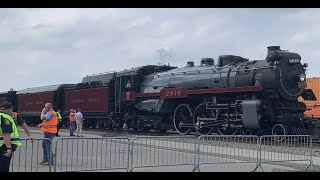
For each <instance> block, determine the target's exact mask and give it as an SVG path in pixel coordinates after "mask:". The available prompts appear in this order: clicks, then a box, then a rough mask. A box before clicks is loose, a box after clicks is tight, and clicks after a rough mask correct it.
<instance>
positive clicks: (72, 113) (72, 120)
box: [69, 109, 76, 136]
mask: <svg viewBox="0 0 320 180" xmlns="http://www.w3.org/2000/svg"><path fill="white" fill-rule="evenodd" d="M75 116H76V112H75V110H73V109H70V114H69V121H70V136H75V135H74V134H73V133H74V131H75V130H76V117H75Z"/></svg>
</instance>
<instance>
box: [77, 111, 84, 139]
mask: <svg viewBox="0 0 320 180" xmlns="http://www.w3.org/2000/svg"><path fill="white" fill-rule="evenodd" d="M75 116H76V123H77V136H78V137H80V136H81V137H83V135H82V122H83V115H82V113H81V109H80V108H78V109H77V113H76V115H75Z"/></svg>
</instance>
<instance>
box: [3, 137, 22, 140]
mask: <svg viewBox="0 0 320 180" xmlns="http://www.w3.org/2000/svg"><path fill="white" fill-rule="evenodd" d="M0 140H3V137H0ZM10 140H11V141H20V138H10Z"/></svg>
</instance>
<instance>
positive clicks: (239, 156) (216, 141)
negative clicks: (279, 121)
mask: <svg viewBox="0 0 320 180" xmlns="http://www.w3.org/2000/svg"><path fill="white" fill-rule="evenodd" d="M258 144H259V137H258V136H240V135H224V136H222V135H207V136H200V137H199V138H198V141H197V150H196V154H197V167H196V169H195V170H197V171H200V166H201V165H205V164H207V165H209V164H225V163H233V164H234V163H254V164H256V166H255V169H254V170H253V171H256V170H257V169H258V168H260V169H261V167H260V164H259V162H258V157H259V154H258V153H259V149H258V147H259V145H258Z"/></svg>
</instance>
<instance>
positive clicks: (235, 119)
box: [0, 46, 316, 135]
mask: <svg viewBox="0 0 320 180" xmlns="http://www.w3.org/2000/svg"><path fill="white" fill-rule="evenodd" d="M306 68H307V64H306V63H305V64H302V63H301V56H300V55H299V54H297V53H294V52H289V51H284V50H281V49H280V46H270V47H268V53H267V56H266V58H265V59H264V60H249V59H246V58H243V57H241V56H235V55H223V56H219V58H218V61H217V62H216V63H215V62H214V60H213V59H212V58H203V59H202V60H201V63H200V65H199V66H195V65H194V62H188V63H187V66H186V67H181V68H177V67H172V66H166V65H163V66H155V65H146V66H141V67H136V68H132V69H130V70H124V71H120V72H110V73H100V74H95V75H90V76H86V77H84V78H83V81H82V82H81V83H79V84H76V85H74V84H73V85H72V84H70V85H55V86H49V87H51V89H50V88H49V89H46V88H36V89H37V91H34V89H32V88H31V89H28V90H22V91H20V92H19V91H18V92H17V93H16V96H17V97H16V98H15V101H17V102H14V103H15V104H16V107H17V109H18V111H19V112H20V113H22V114H23V115H25V117H31V116H34V115H35V114H37V113H35V112H32V113H30V112H29V114H28V113H27V112H25V110H23V109H21V108H22V107H24V106H23V105H20V104H19V103H25V104H28V103H29V105H30V102H31V101H35V100H32V98H31V99H30V100H29V101H30V102H24V101H22V100H19V99H23V96H27V95H28V96H30V94H32V93H33V94H36V93H42V94H43V93H45V92H48V91H49V92H55V93H51V94H50V96H45V97H51V96H52V97H51V100H50V99H46V101H48V102H51V101H52V103H53V104H54V107H56V108H61V109H62V110H63V114H64V118H65V120H66V121H67V117H68V111H69V109H71V108H81V109H82V112H83V114H84V116H85V118H86V120H85V122H84V126H85V127H92V128H96V127H98V128H101V129H104V128H114V127H116V128H125V129H128V128H130V129H131V128H132V129H133V130H136V131H148V130H150V129H155V130H157V131H161V132H163V131H166V130H168V129H175V130H176V131H177V132H179V133H180V134H188V133H190V132H191V131H193V130H195V131H196V132H197V133H198V134H200V135H208V134H211V133H212V132H217V133H219V134H236V133H241V134H258V135H262V134H274V135H275V134H281V135H282V134H308V132H307V131H308V129H310V128H311V127H310V120H311V118H308V117H306V116H304V115H303V113H304V112H305V110H306V106H305V104H304V103H301V102H298V98H299V97H300V96H301V97H303V98H304V99H305V100H316V98H315V96H314V94H313V92H312V90H310V89H306V88H305V87H306ZM58 89H59V91H58ZM7 94H8V95H9V94H10V97H11V96H12V93H9V92H7ZM5 95H6V94H5V93H4V94H1V93H0V97H2V96H5ZM18 97H19V98H18ZM36 97H38V98H39V97H40V96H39V95H35V96H34V98H35V99H36ZM10 99H11V100H12V99H13V98H10ZM24 99H27V98H26V97H24ZM36 102H39V100H38V101H36ZM41 102H42V101H41ZM31 104H32V103H31ZM43 104H44V102H43ZM40 110H41V108H39V109H38V111H39V112H38V113H40Z"/></svg>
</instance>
